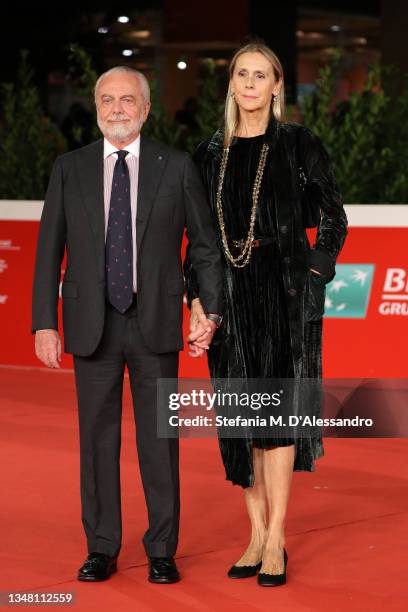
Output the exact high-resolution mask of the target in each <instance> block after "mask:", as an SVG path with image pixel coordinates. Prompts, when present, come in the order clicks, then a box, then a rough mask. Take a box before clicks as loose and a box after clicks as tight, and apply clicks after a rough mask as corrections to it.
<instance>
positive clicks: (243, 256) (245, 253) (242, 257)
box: [217, 144, 269, 268]
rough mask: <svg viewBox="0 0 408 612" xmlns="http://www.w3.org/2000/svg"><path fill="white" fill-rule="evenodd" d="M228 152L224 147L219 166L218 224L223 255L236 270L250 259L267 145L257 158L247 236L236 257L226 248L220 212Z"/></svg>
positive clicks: (222, 214) (222, 216)
mask: <svg viewBox="0 0 408 612" xmlns="http://www.w3.org/2000/svg"><path fill="white" fill-rule="evenodd" d="M229 150H230V148H229V147H226V148H225V149H224V150H223V154H222V160H221V166H220V175H219V181H218V189H217V214H218V222H219V224H220V230H221V239H222V245H223V247H224V253H225V255H226V257H227V259H228V260H229V261H230V262H231V263H232V265H233V266H235V267H236V268H244V267H245V266H246V265H247V264H248V262H249V260H250V258H251V253H252V243H253V240H254V227H255V219H256V210H257V207H258V197H259V190H260V187H261V182H262V177H263V173H264V170H265V163H266V158H267V155H268V151H269V145H267V144H263V145H262V149H261V154H260V156H259V163H258V170H257V171H256V177H255V181H254V186H253V189H252V209H251V216H250V221H249V229H248V235H247V237H246V240H245V242H244V245H243V247H242V251H241V252H240V253H239V255H237V257H234V256H233V255H232V253H231V251H230V248H229V246H228V240H227V234H226V232H225V221H224V213H223V210H222V187H223V183H224V177H225V171H226V169H227V163H228V155H229Z"/></svg>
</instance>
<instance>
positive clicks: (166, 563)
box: [148, 557, 180, 584]
mask: <svg viewBox="0 0 408 612" xmlns="http://www.w3.org/2000/svg"><path fill="white" fill-rule="evenodd" d="M148 580H149V582H154V583H156V584H172V583H174V582H178V581H179V580H180V574H179V572H178V569H177V566H176V564H175V562H174V559H173V557H149V576H148Z"/></svg>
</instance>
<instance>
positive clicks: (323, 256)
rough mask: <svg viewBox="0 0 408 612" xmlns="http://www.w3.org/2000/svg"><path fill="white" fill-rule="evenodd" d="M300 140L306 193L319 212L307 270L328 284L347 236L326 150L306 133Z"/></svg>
mask: <svg viewBox="0 0 408 612" xmlns="http://www.w3.org/2000/svg"><path fill="white" fill-rule="evenodd" d="M302 136H303V137H302V138H301V142H302V144H301V146H302V152H301V153H302V159H303V160H304V164H305V169H306V174H307V179H308V181H309V187H310V193H311V197H313V198H315V199H316V203H317V205H318V207H319V209H320V223H319V226H318V230H317V236H316V242H315V244H314V245H313V248H312V249H311V254H310V267H311V268H314V269H315V270H317V271H318V272H320V273H321V274H322V275H323V276H324V277H325V278H326V281H327V282H329V281H331V280H332V279H333V278H334V275H335V265H336V259H337V256H338V254H339V253H340V251H341V249H342V247H343V244H344V241H345V238H346V235H347V216H346V213H345V210H344V206H343V200H342V197H341V194H340V192H339V189H338V185H337V182H336V179H335V177H334V174H333V170H332V166H331V161H330V157H329V154H328V152H327V150H326V148H325V147H324V145H323V144H322V142H321V140H320V139H319V138H318V137H317V136H316V135H315V134H313V133H312V132H311V131H310V130H309V129H307V128H302Z"/></svg>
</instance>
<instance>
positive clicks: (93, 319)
mask: <svg viewBox="0 0 408 612" xmlns="http://www.w3.org/2000/svg"><path fill="white" fill-rule="evenodd" d="M149 98H150V94H149V86H148V83H147V81H146V79H145V77H144V76H143V75H142V74H141V73H139V72H137V71H135V70H132V69H130V68H126V67H117V68H113V69H111V70H109V71H108V72H106V73H104V74H103V75H102V76H101V77H100V78H99V80H98V82H97V84H96V87H95V101H96V107H97V111H98V125H99V127H100V129H101V131H102V133H103V135H104V139H101V140H99V141H97V142H95V143H93V144H91V145H89V146H86V147H83V148H81V149H77V150H76V151H73V152H71V153H67V154H65V155H62V156H60V157H59V158H57V160H56V162H55V165H54V168H53V171H52V175H51V178H50V183H49V187H48V190H47V195H46V198H45V203H44V210H43V214H42V217H41V224H40V231H39V236H38V245H37V256H36V264H35V276H34V286H33V323H32V331H33V333H34V332H35V335H36V337H35V345H36V354H37V356H38V357H39V359H40V360H41V361H42V362H43V363H45V364H46V365H47V366H49V367H59V362H60V360H61V341H60V337H59V334H58V317H57V305H58V288H59V282H60V269H61V262H62V259H63V256H64V251H65V249H66V252H67V263H66V272H65V277H64V280H63V285H62V308H63V322H64V349H65V351H66V352H68V353H73V356H74V367H75V382H76V389H77V399H78V411H79V430H80V453H81V501H82V522H83V526H84V529H85V533H86V537H87V543H88V553H89V555H88V558H87V559H86V561H85V563H84V564H83V566H82V567H81V568H80V570H79V574H78V578H79V580H87V581H99V580H105V579H107V578H109V576H110V575H111V574H112V573H113V572H114V571H116V567H117V564H116V562H117V557H118V554H119V550H120V547H121V535H122V530H121V504H120V469H119V455H120V440H121V438H120V427H121V410H122V388H123V378H124V370H125V366H126V365H127V367H128V370H129V377H130V384H131V390H132V395H133V405H134V412H135V420H136V425H137V436H136V438H137V450H138V455H139V465H140V470H141V476H142V481H143V487H144V493H145V498H146V503H147V509H148V517H149V528H148V530H147V532H146V533H145V535H144V538H143V543H144V546H145V550H146V553H147V555H148V558H149V580H150V581H152V582H158V583H169V582H176V581H177V580H179V573H178V571H177V567H176V565H175V562H174V559H173V555H174V554H175V552H176V547H177V541H178V528H179V474H178V440H177V439H164V438H158V437H157V413H156V408H157V405H156V404H157V400H156V390H157V379H158V378H173V379H175V378H177V374H178V356H179V351H180V350H181V349H182V348H183V341H182V308H183V290H184V281H183V274H182V262H181V256H180V247H181V241H182V236H183V232H184V228H185V227H187V234H188V237H189V241H190V244H191V249H190V253H191V259H192V260H193V264H194V267H195V270H196V272H197V275H198V279H199V283H200V300H201V303H202V304H203V306H204V310H205V313H207V314H206V317H203V318H202V319H201V322H200V323H199V324H198V325H197V326H196V327H195V331H194V332H193V334H192V335H190V340H191V341H194V340H197V339H199V338H200V337H203V334H207V335H206V336H205V337H206V338H207V340H206V342H207V344H208V342H209V341H211V337H212V334H213V333H214V331H215V329H216V325H217V324H219V322H220V320H219V313H220V312H221V295H222V288H221V285H222V279H221V270H220V255H219V251H218V249H217V246H216V243H215V235H214V232H213V227H212V222H211V218H210V211H209V206H208V204H207V201H206V196H205V192H204V189H203V187H202V184H201V181H200V178H199V175H198V172H197V170H196V168H195V166H194V164H193V162H192V161H191V159H190V157H189V156H188V155H187V154H185V153H181V152H179V151H176V150H173V149H171V148H169V147H167V146H165V145H162V144H159V143H156V142H153V141H151V140H149V139H148V138H145V137H144V136H143V135H140V131H141V128H142V126H143V123H144V122H145V120H146V118H147V116H148V113H149V109H150V102H149ZM197 342H199V340H197ZM194 350H197V349H194V348H193V352H194Z"/></svg>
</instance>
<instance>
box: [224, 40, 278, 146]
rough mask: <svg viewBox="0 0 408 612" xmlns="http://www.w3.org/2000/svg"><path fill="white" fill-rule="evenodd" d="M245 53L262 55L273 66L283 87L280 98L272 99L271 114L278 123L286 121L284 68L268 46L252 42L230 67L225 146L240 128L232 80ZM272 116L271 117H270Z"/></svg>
mask: <svg viewBox="0 0 408 612" xmlns="http://www.w3.org/2000/svg"><path fill="white" fill-rule="evenodd" d="M244 53H262V55H263V56H264V57H266V59H267V60H268V61H269V62H270V63H271V64H272V68H273V72H274V75H275V79H276V80H277V81H282V86H281V89H280V92H279V96H277V97H275V98H273V99H272V102H271V109H270V112H271V113H273V115H274V116H275V118H276V119H277V120H278V121H285V82H284V77H283V68H282V64H281V63H280V61H279V59H278V57H277V56H276V55H275V53H274V52H273V51H272V50H271V49H270V48H269V47H267V46H266V45H264V44H263V43H261V42H251V43H248V44H247V45H245V46H243V47H241V48H240V49H238V51H237V52H236V53H235V55H234V57H233V58H232V60H231V62H230V65H229V78H230V81H229V85H228V93H227V99H226V101H225V130H224V145H225V146H228V145H229V144H230V143H231V140H232V138H233V136H234V134H235V132H236V130H237V128H238V124H239V109H238V104H237V103H236V101H235V98H234V96H233V95H231V93H232V92H231V78H232V76H233V74H234V70H235V65H236V63H237V59H238V58H239V57H240V56H241V55H243V54H244ZM269 116H270V115H269Z"/></svg>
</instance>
